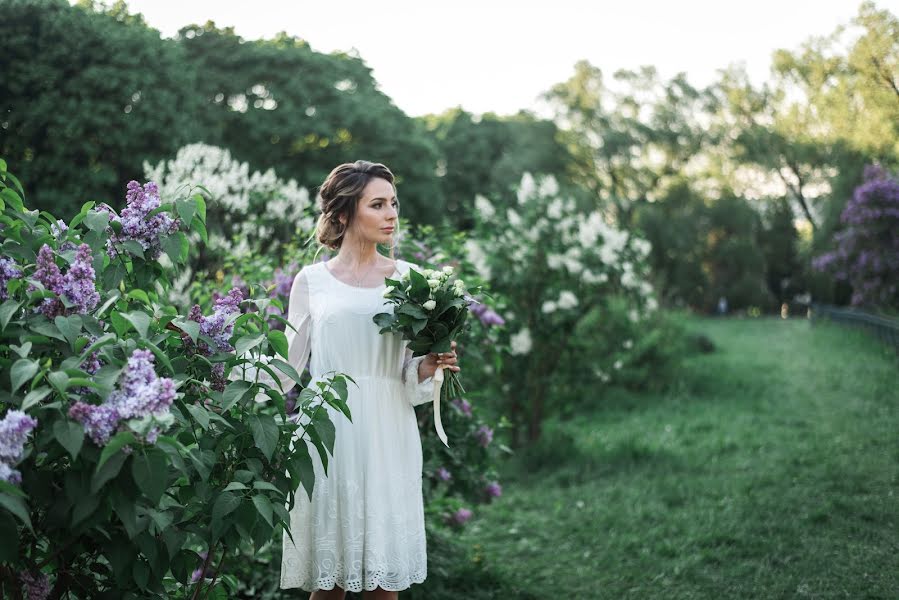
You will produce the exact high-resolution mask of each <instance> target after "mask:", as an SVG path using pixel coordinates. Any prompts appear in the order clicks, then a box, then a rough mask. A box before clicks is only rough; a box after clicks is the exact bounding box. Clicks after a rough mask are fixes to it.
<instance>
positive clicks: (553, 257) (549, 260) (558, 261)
mask: <svg viewBox="0 0 899 600" xmlns="http://www.w3.org/2000/svg"><path fill="white" fill-rule="evenodd" d="M564 262H565V257H564V256H562V255H561V254H547V255H546V265H547V266H548V267H549V268H550V269H552V270H553V271H556V270H558V269H561V268H562V265H563V264H564Z"/></svg>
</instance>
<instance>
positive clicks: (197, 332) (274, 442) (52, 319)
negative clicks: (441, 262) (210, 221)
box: [0, 159, 349, 600]
mask: <svg viewBox="0 0 899 600" xmlns="http://www.w3.org/2000/svg"><path fill="white" fill-rule="evenodd" d="M23 196H24V191H23V190H22V187H21V184H19V182H18V180H16V179H15V178H14V177H13V176H12V175H10V174H8V173H7V171H6V162H5V161H4V160H2V159H0V197H2V200H3V201H2V203H0V213H2V216H3V226H2V228H0V246H2V247H3V252H2V254H0V337H2V339H3V343H2V344H0V361H2V364H3V365H4V369H3V371H4V376H3V377H2V378H0V392H2V393H0V522H2V523H3V524H4V527H3V535H2V537H3V539H2V541H0V547H2V548H3V549H4V552H3V565H2V568H0V590H2V592H0V595H3V596H4V597H6V596H7V595H9V596H10V597H13V598H47V597H49V598H88V597H91V598H93V597H116V598H157V599H159V600H162V599H164V598H165V599H173V600H187V599H188V598H201V597H216V598H222V597H232V596H233V593H234V591H235V586H236V583H235V581H234V579H233V577H226V575H227V574H228V572H229V571H228V569H229V568H231V565H229V560H231V561H233V560H234V559H235V557H237V556H239V555H241V554H242V553H244V552H247V553H250V554H252V553H254V552H256V551H258V550H259V548H260V547H262V546H264V545H265V544H267V543H268V542H269V541H270V540H271V539H274V538H275V537H276V536H277V537H280V535H281V530H282V529H283V528H284V527H287V526H289V515H288V513H287V509H286V506H287V505H288V504H289V502H290V501H292V499H293V497H294V496H295V495H296V494H297V493H306V494H309V495H311V494H312V487H313V485H314V476H313V474H312V473H313V472H312V468H311V467H312V462H311V457H310V456H309V455H308V454H307V455H301V454H300V453H297V452H294V451H292V449H291V445H292V444H293V441H294V440H295V439H297V438H298V437H301V438H307V439H308V440H310V441H313V442H315V444H317V448H318V449H319V450H318V451H319V452H320V453H324V454H327V453H330V452H333V445H332V443H333V442H332V441H330V440H328V439H326V438H323V437H322V434H321V433H320V431H319V430H316V429H312V428H310V429H309V430H308V431H306V430H303V431H300V429H301V428H300V426H299V425H298V424H297V423H296V420H290V419H288V418H287V414H286V412H285V407H286V402H285V399H284V398H283V396H282V395H281V394H280V393H279V391H278V390H273V389H271V388H270V386H268V385H266V384H265V383H263V382H252V381H228V378H227V374H228V371H229V370H233V369H234V368H236V367H238V366H240V365H243V364H251V365H253V364H255V365H256V366H259V365H260V364H263V359H269V360H270V359H271V358H272V355H273V354H274V353H275V349H276V348H281V344H282V343H283V336H284V334H283V332H280V331H277V332H276V331H272V330H271V328H269V327H268V322H267V320H266V319H265V318H264V316H263V313H262V309H263V308H264V307H266V306H268V304H270V303H271V301H272V299H271V298H270V297H269V296H268V293H267V292H266V290H265V289H264V288H263V287H261V286H260V285H259V283H251V284H248V288H247V290H246V293H244V292H241V290H240V289H237V288H235V289H232V290H231V291H230V292H229V293H227V294H226V295H224V296H222V297H219V298H216V299H215V300H214V302H208V296H204V297H203V299H202V301H201V304H198V305H197V306H196V307H194V310H192V311H191V315H186V314H182V310H181V309H180V307H179V306H175V305H174V304H173V303H172V302H171V301H170V299H169V295H170V292H171V290H172V288H173V284H172V281H173V280H174V279H176V276H177V274H178V273H180V272H181V271H182V270H183V269H184V268H185V265H186V264H188V261H189V259H190V251H191V245H190V244H189V243H188V238H187V236H186V234H185V232H187V233H198V235H199V237H200V239H205V225H204V221H205V218H206V216H205V214H206V213H205V204H204V202H203V200H202V198H199V197H178V198H174V199H173V201H172V202H171V203H166V204H163V203H162V201H161V200H160V198H159V195H158V192H157V190H156V187H155V185H153V184H152V182H150V183H147V184H146V185H139V184H137V183H136V182H132V183H131V184H129V186H128V193H127V202H126V207H125V208H124V210H122V213H121V217H119V216H116V215H115V213H114V211H113V210H112V209H111V208H109V207H108V206H97V205H96V204H95V203H94V202H87V203H85V204H84V205H83V206H82V207H81V209H80V211H79V212H78V214H76V215H74V217H73V218H72V219H71V220H69V221H67V222H68V224H66V223H67V222H66V221H62V220H59V219H56V218H55V217H53V216H52V215H49V214H47V213H46V212H44V211H36V210H29V209H28V208H27V207H26V205H25V202H24V200H23ZM154 211H155V212H156V214H153V215H150V212H154ZM176 213H177V215H178V217H177V218H176V217H175V216H174V215H175V214H176ZM182 226H183V227H184V228H185V231H181V230H180V227H182ZM163 251H164V252H165V253H166V255H167V256H168V258H169V259H170V260H169V261H160V260H157V258H162V257H161V254H160V252H163ZM223 279H224V275H223V276H222V279H220V280H219V281H221V280H223ZM242 302H246V304H247V305H248V310H247V312H246V314H243V315H242V314H241V308H240V305H241V303H242ZM208 304H213V306H211V307H209V308H208V309H205V310H204V308H205V307H207V305H208ZM252 305H255V306H256V308H257V310H256V311H255V312H253V311H251V310H249V306H252ZM210 312H211V314H209V313H210ZM204 313H205V314H207V315H209V316H204ZM191 316H193V318H194V320H191ZM244 317H245V318H244ZM235 348H237V349H241V348H243V349H244V350H247V348H252V351H251V352H241V356H240V357H238V356H236V354H235ZM276 366H277V365H276ZM210 381H212V383H211V384H210ZM316 385H317V386H318V389H313V390H309V389H302V388H301V387H299V388H297V393H301V392H302V393H304V394H303V399H304V400H303V402H301V403H296V402H295V410H296V411H298V412H302V413H303V414H311V413H312V412H316V411H317V412H318V413H319V415H318V418H321V419H324V420H325V421H330V420H331V414H335V413H330V414H329V413H325V414H321V413H324V411H321V410H319V409H320V408H321V407H322V406H323V405H327V406H332V407H334V408H335V409H336V410H339V411H341V413H343V414H344V415H346V416H349V415H348V414H347V413H348V412H349V409H348V408H345V406H346V404H345V403H346V389H347V388H346V379H345V377H343V376H342V375H340V374H336V375H334V376H333V377H332V378H331V379H330V380H328V381H323V382H319V383H317V384H316ZM266 392H267V393H268V397H270V398H272V402H270V403H267V404H261V403H257V402H255V401H254V399H255V398H256V396H257V395H259V394H260V393H261V395H263V396H265V395H266ZM297 420H298V419H297ZM325 425H327V423H325ZM323 458H325V457H323ZM201 550H206V551H208V555H207V557H206V558H207V560H206V561H202V560H201V556H200V554H199V552H200V551H201ZM201 562H202V563H205V564H204V565H203V566H210V568H209V569H208V570H207V571H206V574H207V576H206V577H203V578H200V579H199V580H197V581H192V580H191V574H192V573H193V572H194V571H195V570H196V569H197V568H198V567H200V566H201V565H200V563H201ZM211 565H214V566H211ZM210 573H211V576H210ZM48 575H49V578H48ZM225 587H227V588H228V589H227V591H226V590H225V589H223V588H225ZM212 588H218V589H212ZM211 589H212V593H211V594H210V593H209V592H210V590H211Z"/></svg>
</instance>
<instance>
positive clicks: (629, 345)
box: [623, 340, 634, 350]
mask: <svg viewBox="0 0 899 600" xmlns="http://www.w3.org/2000/svg"><path fill="white" fill-rule="evenodd" d="M623 345H624V348H625V350H630V349H631V348H632V347H633V345H634V341H633V340H624V344H623Z"/></svg>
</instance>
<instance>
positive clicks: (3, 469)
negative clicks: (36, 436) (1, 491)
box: [0, 462, 22, 485]
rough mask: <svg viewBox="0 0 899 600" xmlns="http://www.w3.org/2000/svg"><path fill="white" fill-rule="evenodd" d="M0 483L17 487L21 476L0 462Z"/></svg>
mask: <svg viewBox="0 0 899 600" xmlns="http://www.w3.org/2000/svg"><path fill="white" fill-rule="evenodd" d="M0 481H5V482H6V483H11V484H13V485H19V484H20V483H22V474H21V473H19V472H18V471H16V470H15V469H13V468H12V467H10V466H9V465H8V464H6V463H5V462H0Z"/></svg>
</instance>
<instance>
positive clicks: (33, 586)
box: [19, 571, 50, 600]
mask: <svg viewBox="0 0 899 600" xmlns="http://www.w3.org/2000/svg"><path fill="white" fill-rule="evenodd" d="M19 582H20V583H21V584H22V597H23V598H24V599H25V600H46V598H47V596H49V595H50V578H49V577H47V575H46V574H44V573H41V572H37V573H34V572H29V571H21V572H20V573H19Z"/></svg>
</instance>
